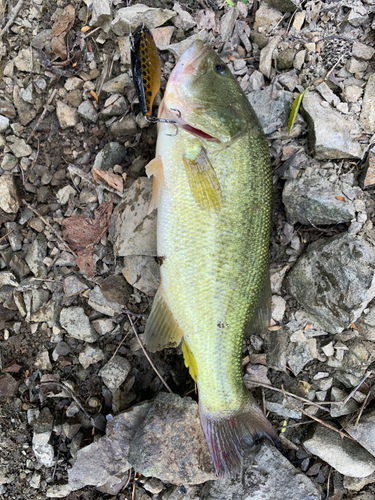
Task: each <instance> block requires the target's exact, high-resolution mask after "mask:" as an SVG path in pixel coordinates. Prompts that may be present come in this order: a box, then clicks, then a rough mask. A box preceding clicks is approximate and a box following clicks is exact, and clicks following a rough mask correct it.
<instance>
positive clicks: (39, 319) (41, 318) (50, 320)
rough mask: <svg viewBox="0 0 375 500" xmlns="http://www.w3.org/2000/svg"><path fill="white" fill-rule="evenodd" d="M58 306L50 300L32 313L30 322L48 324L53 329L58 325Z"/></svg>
mask: <svg viewBox="0 0 375 500" xmlns="http://www.w3.org/2000/svg"><path fill="white" fill-rule="evenodd" d="M56 306H57V304H56V301H55V300H53V299H52V300H50V301H48V302H47V303H46V304H43V305H41V306H40V307H39V308H38V309H36V310H35V311H33V312H32V314H31V316H30V321H31V322H32V323H47V324H48V326H49V327H52V326H53V325H54V324H55V323H56V316H55V315H56V312H57V307H56Z"/></svg>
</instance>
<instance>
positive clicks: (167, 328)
mask: <svg viewBox="0 0 375 500" xmlns="http://www.w3.org/2000/svg"><path fill="white" fill-rule="evenodd" d="M181 339H182V330H181V328H180V327H179V326H178V324H177V321H176V320H175V319H174V317H173V314H172V312H171V310H170V308H169V306H168V304H167V303H166V301H165V299H164V297H163V293H162V291H161V288H159V290H158V291H157V292H156V295H155V298H154V302H153V304H152V308H151V313H150V316H149V317H148V320H147V324H146V329H145V333H144V344H145V346H146V347H147V349H148V350H149V351H150V352H155V351H160V350H161V349H165V348H166V347H177V346H178V345H179V344H180V342H181Z"/></svg>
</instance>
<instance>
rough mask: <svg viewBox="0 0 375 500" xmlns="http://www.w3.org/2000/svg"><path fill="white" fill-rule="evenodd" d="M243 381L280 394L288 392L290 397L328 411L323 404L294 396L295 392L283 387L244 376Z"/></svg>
mask: <svg viewBox="0 0 375 500" xmlns="http://www.w3.org/2000/svg"><path fill="white" fill-rule="evenodd" d="M245 381H246V382H250V383H251V384H254V385H259V386H260V387H265V388H266V389H271V391H276V392H281V393H282V394H288V396H291V397H292V398H296V399H299V400H300V401H304V402H305V403H307V404H309V405H313V406H317V407H318V408H320V409H321V410H323V411H325V412H327V413H329V410H327V408H324V407H323V406H320V405H319V404H318V403H315V402H314V401H309V400H308V399H305V398H302V397H300V396H296V395H295V394H292V393H291V392H286V391H285V390H284V388H283V389H278V388H277V387H273V386H272V385H269V384H263V382H258V381H255V380H254V382H253V381H252V380H251V379H248V378H245ZM298 408H299V407H298ZM299 409H301V408H299Z"/></svg>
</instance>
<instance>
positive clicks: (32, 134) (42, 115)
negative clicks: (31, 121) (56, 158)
mask: <svg viewBox="0 0 375 500" xmlns="http://www.w3.org/2000/svg"><path fill="white" fill-rule="evenodd" d="M0 34H1V33H0ZM57 91H58V89H55V90H54V91H53V92H52V94H51V95H50V96H49V99H48V101H47V103H46V105H45V106H44V109H43V111H42V114H41V115H40V117H39V119H38V121H37V122H36V125H35V127H34V128H33V129H32V131H31V133H30V135H29V137H28V138H27V140H26V143H28V142H29V141H30V139H31V138H32V137H33V136H34V134H35V132H36V129H37V128H38V127H39V125H40V122H41V121H42V120H43V118H44V117H45V116H46V113H47V106H49V105H50V104H51V102H52V101H53V99H54V97H55V95H56V94H57Z"/></svg>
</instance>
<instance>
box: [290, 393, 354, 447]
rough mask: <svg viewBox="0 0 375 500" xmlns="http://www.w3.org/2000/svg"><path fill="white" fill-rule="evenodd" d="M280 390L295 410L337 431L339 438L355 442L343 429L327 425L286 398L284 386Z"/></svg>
mask: <svg viewBox="0 0 375 500" xmlns="http://www.w3.org/2000/svg"><path fill="white" fill-rule="evenodd" d="M282 392H283V394H284V398H285V399H286V400H287V401H288V403H289V404H290V405H291V406H293V408H295V409H296V410H299V411H301V412H302V413H303V414H304V415H306V416H307V417H309V418H312V419H313V420H315V421H316V422H319V423H320V424H322V425H324V427H328V429H331V430H332V431H335V432H337V433H338V434H340V437H341V439H343V438H344V437H346V438H348V439H350V440H351V441H355V442H357V441H356V440H355V439H353V438H352V437H351V436H349V434H346V433H345V432H343V431H339V430H338V429H336V428H335V427H333V425H329V424H326V423H325V422H324V420H321V419H320V418H318V417H315V416H314V415H310V413H307V411H305V410H304V409H303V408H300V407H299V406H296V405H294V404H293V403H292V402H291V401H290V399H289V398H288V396H287V395H286V392H285V390H284V387H283V388H282Z"/></svg>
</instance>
